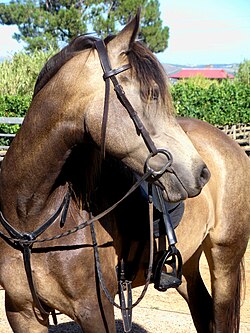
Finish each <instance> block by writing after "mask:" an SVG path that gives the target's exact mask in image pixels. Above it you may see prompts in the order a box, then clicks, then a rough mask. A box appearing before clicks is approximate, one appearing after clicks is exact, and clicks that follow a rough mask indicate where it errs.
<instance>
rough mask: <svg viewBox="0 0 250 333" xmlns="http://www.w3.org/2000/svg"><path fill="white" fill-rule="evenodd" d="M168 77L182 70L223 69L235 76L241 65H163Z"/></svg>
mask: <svg viewBox="0 0 250 333" xmlns="http://www.w3.org/2000/svg"><path fill="white" fill-rule="evenodd" d="M162 66H163V67H164V69H165V71H166V73H167V75H171V74H174V73H177V72H179V71H180V70H181V69H182V68H221V69H224V70H225V71H226V72H227V73H229V74H233V75H235V74H236V73H237V71H238V68H239V64H212V65H211V64H210V65H196V66H187V65H177V64H165V63H162Z"/></svg>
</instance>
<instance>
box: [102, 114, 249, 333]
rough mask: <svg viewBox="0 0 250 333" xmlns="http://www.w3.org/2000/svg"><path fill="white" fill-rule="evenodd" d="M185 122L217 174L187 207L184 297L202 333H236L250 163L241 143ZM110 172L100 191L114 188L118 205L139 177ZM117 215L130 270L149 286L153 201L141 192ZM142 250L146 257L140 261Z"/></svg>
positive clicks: (180, 231) (180, 229)
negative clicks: (206, 274)
mask: <svg viewBox="0 0 250 333" xmlns="http://www.w3.org/2000/svg"><path fill="white" fill-rule="evenodd" d="M177 120H178V123H179V124H180V125H181V127H182V128H183V130H184V131H185V133H186V134H187V135H188V136H189V138H190V139H191V141H192V143H193V144H194V146H195V148H196V149H197V151H198V152H199V154H200V155H201V157H202V158H203V160H204V161H205V162H206V165H207V166H208V168H209V170H210V172H211V178H210V180H209V182H208V184H207V185H206V186H205V187H204V188H203V190H202V192H201V193H200V194H199V195H198V196H196V197H194V198H187V199H186V200H185V210H184V214H183V216H182V219H181V221H180V223H179V225H178V226H177V227H176V235H177V240H178V244H177V246H178V248H179V250H180V253H181V254H182V259H183V278H182V284H181V285H180V286H179V287H178V288H177V291H178V292H179V294H180V295H181V296H182V297H183V298H184V299H185V301H186V302H187V304H188V306H189V309H190V313H191V316H192V319H193V322H194V325H195V328H196V330H197V332H199V333H211V332H213V333H215V332H216V333H218V332H219V333H236V332H239V329H240V306H241V298H242V294H243V290H242V287H243V286H244V254H245V251H246V248H247V244H248V240H249V235H250V223H249V221H250V200H249V197H250V160H249V157H248V156H247V154H245V152H244V151H243V149H242V148H241V147H240V146H239V145H238V143H236V142H235V141H233V140H232V139H231V138H229V137H228V136H227V135H226V134H225V133H223V132H222V131H221V130H219V129H217V128H215V127H213V126H212V125H210V124H208V123H206V122H203V121H201V120H197V119H188V118H177ZM107 164H108V166H107V167H106V168H105V169H104V170H103V171H102V180H101V181H100V183H99V186H100V187H99V190H100V192H102V191H106V192H107V188H108V189H109V190H108V191H109V195H108V196H107V198H109V199H110V198H112V200H111V202H113V201H115V200H117V198H119V197H120V196H121V195H122V193H124V192H126V191H127V190H128V188H129V187H130V186H131V183H133V181H134V180H133V173H132V172H131V171H130V172H129V170H124V167H122V168H121V166H117V162H116V163H115V162H112V163H108V162H107ZM128 172H129V175H128ZM112 178H113V179H114V181H113V182H111V181H110V179H112ZM118 184H119V185H118ZM101 196H102V195H101ZM143 198H144V199H143ZM97 202H98V200H97ZM111 202H109V204H111ZM131 212H133V213H131ZM114 214H115V220H116V221H117V222H116V224H118V230H120V235H122V236H121V240H120V241H119V246H120V244H123V248H125V250H123V252H127V253H128V254H127V255H126V256H125V257H126V258H127V261H128V265H129V266H128V268H129V270H132V272H134V271H136V274H134V273H133V274H134V275H135V276H134V277H133V282H132V283H133V287H138V286H142V285H144V284H145V270H146V269H147V267H148V260H149V259H148V256H149V241H148V239H149V237H148V229H146V228H145V222H147V223H148V217H147V200H145V197H143V196H142V194H141V192H140V190H138V192H136V193H133V195H131V197H130V198H129V200H128V201H126V202H124V203H122V204H121V205H120V206H119V207H118V208H117V210H116V211H115V212H114ZM165 237H166V236H165V235H163V238H164V239H165ZM166 242H167V240H166ZM141 244H142V245H141ZM119 246H118V247H117V246H116V249H118V248H119ZM141 246H142V248H143V251H142V253H141V254H142V255H141V256H138V249H139V248H141ZM126 249H127V250H126ZM203 252H204V254H205V256H206V259H207V262H208V265H209V270H210V278H211V294H210V292H209V291H208V290H207V288H206V286H205V283H204V281H203V279H202V276H201V274H200V270H199V260H200V257H201V254H202V253H203ZM103 264H104V263H103ZM131 267H132V268H131ZM135 267H136V269H135ZM166 330H167V328H166Z"/></svg>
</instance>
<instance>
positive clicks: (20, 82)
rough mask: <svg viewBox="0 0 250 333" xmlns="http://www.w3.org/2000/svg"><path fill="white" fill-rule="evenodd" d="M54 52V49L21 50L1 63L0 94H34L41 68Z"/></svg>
mask: <svg viewBox="0 0 250 333" xmlns="http://www.w3.org/2000/svg"><path fill="white" fill-rule="evenodd" d="M54 53H55V50H54V49H50V50H49V52H46V53H45V52H42V51H35V52H34V53H32V54H26V53H23V52H21V53H16V54H15V55H14V56H13V58H12V59H11V60H5V61H3V62H2V63H0V73H1V75H0V95H1V96H4V95H32V93H33V89H34V85H35V82H36V79H37V76H38V74H39V72H40V70H41V68H42V67H43V65H44V63H45V62H46V61H47V60H48V58H49V57H50V56H52V55H53V54H54Z"/></svg>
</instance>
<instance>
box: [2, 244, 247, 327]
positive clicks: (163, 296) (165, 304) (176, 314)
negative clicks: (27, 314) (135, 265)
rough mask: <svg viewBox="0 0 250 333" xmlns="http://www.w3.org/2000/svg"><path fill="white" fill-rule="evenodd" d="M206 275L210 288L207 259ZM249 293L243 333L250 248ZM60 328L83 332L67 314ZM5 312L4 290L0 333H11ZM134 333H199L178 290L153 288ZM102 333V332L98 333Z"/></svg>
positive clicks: (136, 311)
mask: <svg viewBox="0 0 250 333" xmlns="http://www.w3.org/2000/svg"><path fill="white" fill-rule="evenodd" d="M201 264H202V275H203V277H204V279H205V281H206V283H207V284H208V285H209V274H208V269H207V266H206V262H205V260H204V258H203V260H202V262H201ZM245 269H246V293H245V300H244V302H243V305H242V307H241V328H240V333H247V332H248V333H250V246H249V247H248V250H247V252H246V255H245ZM140 290H141V289H140V288H137V289H135V290H134V291H133V297H134V299H136V298H137V296H138V295H139V293H140ZM115 316H116V324H117V325H116V326H117V333H122V332H123V329H122V322H121V320H120V318H121V317H120V313H119V310H117V311H115ZM58 322H59V325H58V326H57V327H55V326H51V327H50V329H49V333H80V332H81V330H80V328H79V327H78V326H77V324H75V323H74V322H72V321H71V320H70V319H69V318H68V317H66V316H64V315H59V316H58ZM11 332H12V330H11V329H10V327H9V325H8V322H7V319H6V317H5V312H4V292H3V291H0V333H11ZM132 332H134V333H156V332H157V333H195V332H196V330H195V328H194V325H193V322H192V319H191V316H190V314H189V310H188V307H187V305H186V303H185V301H184V300H183V299H182V298H181V296H179V294H178V293H177V292H176V291H175V290H169V291H167V292H165V293H160V292H158V291H156V290H155V289H154V288H153V286H150V288H149V291H148V292H147V294H146V296H145V297H144V299H143V301H142V302H141V303H140V304H139V305H138V306H137V307H136V308H135V309H134V310H133V328H132ZM96 333H98V332H96Z"/></svg>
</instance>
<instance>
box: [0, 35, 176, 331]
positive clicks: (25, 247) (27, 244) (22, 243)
mask: <svg viewBox="0 0 250 333" xmlns="http://www.w3.org/2000/svg"><path fill="white" fill-rule="evenodd" d="M95 48H96V50H97V52H98V55H99V59H100V63H101V66H102V69H103V79H104V81H105V99H104V112H103V121H102V133H101V136H102V144H101V155H102V157H103V158H104V157H105V141H106V126H107V118H108V108H109V94H110V81H112V83H113V86H114V90H115V92H116V94H117V97H118V99H119V101H120V102H121V104H122V105H123V106H124V108H125V109H126V110H127V111H128V113H129V116H130V117H131V119H132V120H133V123H134V125H135V128H136V131H137V132H138V134H140V135H141V136H142V138H143V140H144V142H145V144H146V146H147V148H148V150H149V155H148V157H147V159H146V161H145V173H144V175H143V176H142V177H141V178H140V179H139V180H138V181H137V182H136V183H135V184H134V185H133V186H132V187H131V189H130V190H129V191H128V192H127V193H126V194H125V195H124V196H123V197H122V198H121V199H120V200H119V201H117V202H116V203H115V204H113V205H112V206H111V207H109V208H108V209H106V210H105V211H104V212H102V213H100V214H98V215H97V216H95V217H92V216H91V215H90V219H88V220H87V221H84V222H82V223H81V224H80V225H78V226H77V227H75V228H73V229H71V230H68V231H66V232H63V233H61V234H59V235H56V236H53V237H50V238H44V239H40V238H38V237H39V236H41V235H42V234H43V233H44V232H45V231H46V230H47V229H48V228H49V227H50V226H51V225H52V224H53V223H54V222H55V221H56V220H57V218H58V217H59V216H60V215H61V219H60V225H61V227H62V226H63V225H64V223H65V220H66V215H67V211H68V207H69V202H70V198H71V188H70V187H69V189H68V191H67V192H66V195H65V197H64V199H63V201H62V203H61V205H60V206H59V208H58V209H57V210H56V211H55V213H54V214H53V215H52V216H51V217H50V218H49V219H48V220H47V221H46V222H45V223H44V224H43V225H42V226H40V227H39V228H37V229H36V230H35V231H33V232H31V233H22V232H19V231H18V230H16V229H15V228H13V227H12V226H11V224H10V223H9V222H8V221H7V220H6V219H5V217H4V216H3V214H2V212H1V211H0V222H1V224H2V226H3V227H4V228H5V230H6V231H7V232H8V233H9V236H8V235H6V234H4V233H2V232H1V231H0V237H1V238H2V239H4V240H5V241H6V242H7V243H8V244H10V245H11V246H12V247H14V248H17V249H19V250H20V249H21V250H22V253H23V260H24V266H25V270H26V275H27V279H28V283H29V287H30V290H31V293H32V297H33V301H34V303H35V305H36V307H37V308H38V309H39V310H40V312H41V313H43V314H46V315H48V314H49V313H50V311H47V310H46V309H45V308H44V306H43V305H42V304H41V302H40V300H39V297H38V294H37V292H36V287H35V284H34V281H33V277H32V269H31V263H30V257H31V247H32V245H33V244H34V243H40V242H46V241H51V240H55V239H59V238H62V237H66V236H68V235H70V234H72V233H75V232H77V231H79V230H81V229H83V228H85V227H86V226H88V225H90V226H91V233H92V238H93V247H94V252H95V257H96V262H97V265H98V262H99V259H98V253H97V254H96V248H97V246H96V240H95V233H94V229H93V223H94V222H95V221H97V220H99V219H101V218H102V217H104V216H105V215H107V214H108V213H109V212H111V211H112V210H113V209H114V208H115V207H117V206H118V205H119V204H120V203H121V202H122V201H123V200H124V199H125V198H127V197H128V196H129V195H130V194H131V193H132V192H134V191H135V190H136V189H137V188H138V187H139V186H140V185H141V184H142V182H144V181H145V180H147V179H149V177H152V178H153V179H154V178H155V179H157V178H159V177H160V176H161V175H162V174H164V172H166V171H167V170H168V171H169V170H170V166H171V164H172V161H173V159H172V155H171V153H170V152H169V151H168V150H167V149H165V148H157V147H156V146H155V144H154V142H153V140H152V139H151V137H150V135H149V133H148V131H147V130H146V128H145V126H144V125H143V123H142V121H141V120H140V118H139V116H138V114H137V112H136V111H135V110H134V108H133V106H132V105H131V103H130V102H129V100H128V99H127V97H126V94H125V92H124V90H123V88H122V86H121V85H120V84H119V82H118V80H117V78H116V75H117V74H119V73H121V72H123V71H126V70H128V69H129V68H130V67H131V66H130V64H127V65H123V66H121V67H119V68H116V69H112V68H111V65H110V62H109V58H108V54H107V49H106V46H105V44H104V42H103V41H102V40H97V41H96V42H95ZM157 154H163V155H164V156H165V157H166V163H165V164H164V165H163V166H162V168H161V169H160V170H154V169H153V168H152V167H151V166H150V159H151V158H152V157H154V156H156V155H157ZM150 193H151V191H150V185H149V203H150V204H151V206H150V211H151V213H150V216H151V219H150V220H151V221H152V195H151V194H150ZM150 196H151V197H150ZM152 223H153V222H152ZM152 223H150V224H151V226H150V229H151V231H150V234H151V236H150V237H151V241H150V243H151V246H150V247H151V249H150V259H149V268H148V274H147V279H146V285H145V288H144V290H143V292H142V296H141V297H139V299H138V301H137V302H135V303H134V304H132V303H129V304H128V305H126V302H125V300H124V294H123V293H121V295H120V297H121V298H122V299H121V305H120V306H119V305H118V306H117V305H116V304H115V303H114V301H112V300H111V303H112V304H113V305H115V306H117V307H119V308H120V309H121V310H122V313H123V315H124V316H125V317H126V316H127V317H130V318H128V321H127V323H125V325H127V328H126V329H127V330H126V331H129V328H130V326H131V309H132V307H134V306H135V305H137V304H138V303H139V301H140V300H141V299H142V297H143V296H144V294H145V292H146V288H147V286H148V284H149V282H150V276H151V273H152V264H153V239H152V237H153V236H152V235H153V232H152ZM99 272H100V270H99ZM98 274H99V280H100V284H101V285H102V288H103V289H104V292H105V285H104V283H103V278H102V275H101V274H100V273H98ZM124 283H127V281H124ZM128 287H129V288H131V285H130V286H128ZM123 288H124V285H123V284H121V285H120V289H123ZM130 291H131V290H130ZM130 291H129V292H130ZM105 294H106V296H107V297H108V299H110V296H109V294H108V293H106V292H105ZM52 315H53V313H52ZM53 318H54V320H55V315H54V317H53Z"/></svg>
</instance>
